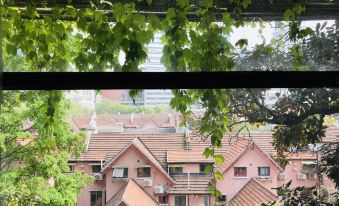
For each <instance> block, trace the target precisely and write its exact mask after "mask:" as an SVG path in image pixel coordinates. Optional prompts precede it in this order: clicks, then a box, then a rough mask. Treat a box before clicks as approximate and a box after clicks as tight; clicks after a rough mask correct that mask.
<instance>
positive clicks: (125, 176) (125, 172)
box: [112, 167, 128, 179]
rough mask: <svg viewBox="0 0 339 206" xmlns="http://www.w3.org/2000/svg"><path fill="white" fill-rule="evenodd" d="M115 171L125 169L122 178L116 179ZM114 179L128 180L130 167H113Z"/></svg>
mask: <svg viewBox="0 0 339 206" xmlns="http://www.w3.org/2000/svg"><path fill="white" fill-rule="evenodd" d="M115 169H123V170H124V172H123V175H122V177H114V176H113V174H114V170H115ZM112 178H113V179H121V178H128V167H113V170H112Z"/></svg>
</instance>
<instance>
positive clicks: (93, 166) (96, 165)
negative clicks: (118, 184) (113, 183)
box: [91, 164, 102, 173]
mask: <svg viewBox="0 0 339 206" xmlns="http://www.w3.org/2000/svg"><path fill="white" fill-rule="evenodd" d="M95 167H100V170H99V171H97V172H95V171H94V168H95ZM91 168H92V173H100V172H101V169H102V168H101V165H100V164H93V165H91Z"/></svg>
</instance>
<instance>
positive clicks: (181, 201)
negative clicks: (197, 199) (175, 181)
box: [174, 195, 186, 206]
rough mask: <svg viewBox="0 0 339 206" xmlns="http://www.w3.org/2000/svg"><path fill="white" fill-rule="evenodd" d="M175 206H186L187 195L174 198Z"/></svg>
mask: <svg viewBox="0 0 339 206" xmlns="http://www.w3.org/2000/svg"><path fill="white" fill-rule="evenodd" d="M174 201H175V203H174V206H186V196H185V195H177V196H174Z"/></svg>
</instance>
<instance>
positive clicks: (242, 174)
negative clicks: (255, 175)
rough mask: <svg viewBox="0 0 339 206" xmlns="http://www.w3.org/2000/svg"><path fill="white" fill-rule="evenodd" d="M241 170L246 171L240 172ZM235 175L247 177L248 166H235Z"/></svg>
mask: <svg viewBox="0 0 339 206" xmlns="http://www.w3.org/2000/svg"><path fill="white" fill-rule="evenodd" d="M239 170H244V171H245V172H244V171H242V172H239ZM234 177H247V167H234Z"/></svg>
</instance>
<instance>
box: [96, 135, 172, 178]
mask: <svg viewBox="0 0 339 206" xmlns="http://www.w3.org/2000/svg"><path fill="white" fill-rule="evenodd" d="M131 146H134V147H135V148H136V149H138V150H139V151H140V152H141V153H142V154H143V155H144V156H145V157H146V158H147V159H148V160H149V161H150V162H151V163H152V164H153V165H154V166H155V167H157V168H158V169H159V170H160V171H161V172H162V173H163V174H164V175H165V176H166V177H167V178H168V179H169V180H170V181H171V182H172V183H174V182H175V181H174V179H173V178H172V177H170V176H169V175H168V173H167V172H166V171H165V170H164V169H163V167H162V165H161V164H160V163H159V161H158V160H157V159H156V158H155V157H154V156H153V154H152V153H151V152H150V151H149V150H148V148H147V147H146V146H145V145H144V144H143V143H142V142H141V140H140V139H139V138H135V139H134V140H133V141H132V142H131V143H130V144H129V145H127V147H125V148H124V149H123V150H121V151H120V152H119V153H118V154H117V155H116V156H115V157H113V158H112V159H111V160H110V161H109V162H108V163H107V164H106V166H105V167H104V168H103V169H102V172H105V170H107V168H109V167H110V166H111V165H112V164H113V163H114V161H115V160H117V159H118V158H119V157H120V156H121V155H123V153H124V152H125V151H126V150H127V149H128V148H129V147H131Z"/></svg>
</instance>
